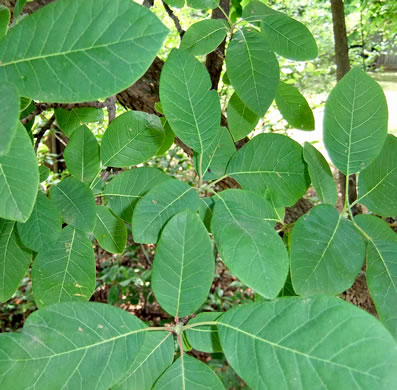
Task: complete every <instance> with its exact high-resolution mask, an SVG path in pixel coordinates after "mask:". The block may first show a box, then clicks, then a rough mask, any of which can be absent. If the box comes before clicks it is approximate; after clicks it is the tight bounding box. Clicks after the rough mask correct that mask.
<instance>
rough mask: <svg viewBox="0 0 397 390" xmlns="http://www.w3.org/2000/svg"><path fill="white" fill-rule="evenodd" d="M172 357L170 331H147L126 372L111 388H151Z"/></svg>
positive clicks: (114, 389) (124, 389) (121, 389)
mask: <svg viewBox="0 0 397 390" xmlns="http://www.w3.org/2000/svg"><path fill="white" fill-rule="evenodd" d="M173 359H174V338H173V336H172V333H169V332H167V333H165V334H164V332H148V333H147V334H146V336H145V341H144V342H143V345H142V347H141V349H140V350H139V352H138V354H137V355H136V358H135V360H134V363H133V365H132V367H131V368H130V369H129V371H128V374H127V375H126V376H124V377H123V378H122V379H121V381H120V382H119V383H118V384H117V385H116V386H113V387H112V390H131V389H139V390H151V389H152V387H153V384H154V382H156V380H157V378H158V377H159V376H160V375H161V374H162V373H163V371H164V370H165V369H166V368H168V367H169V366H170V365H171V363H172V360H173Z"/></svg>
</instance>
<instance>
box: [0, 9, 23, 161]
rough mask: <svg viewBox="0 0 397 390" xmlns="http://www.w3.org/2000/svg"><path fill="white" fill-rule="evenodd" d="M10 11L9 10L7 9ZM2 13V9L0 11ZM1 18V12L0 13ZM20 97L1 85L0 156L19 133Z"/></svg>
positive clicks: (4, 84)
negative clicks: (17, 132)
mask: <svg viewBox="0 0 397 390" xmlns="http://www.w3.org/2000/svg"><path fill="white" fill-rule="evenodd" d="M7 10H8V8H7ZM0 11H1V9H0ZM0 17H1V12H0ZM18 119H19V95H18V91H17V90H16V88H15V87H14V86H13V85H12V84H9V83H1V84H0V123H1V127H0V156H3V155H4V154H6V153H7V152H8V150H9V148H10V146H11V142H12V140H13V139H14V136H15V134H16V131H17V124H18Z"/></svg>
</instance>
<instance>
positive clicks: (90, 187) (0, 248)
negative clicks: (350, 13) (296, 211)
mask: <svg viewBox="0 0 397 390" xmlns="http://www.w3.org/2000/svg"><path fill="white" fill-rule="evenodd" d="M167 3H168V4H169V5H170V6H172V7H183V6H184V5H185V2H184V1H179V0H172V1H167ZM187 5H188V6H189V7H191V8H194V9H204V10H207V9H213V8H216V7H218V2H217V1H214V0H189V1H188V2H187ZM240 5H241V4H240ZM167 7H168V6H167ZM171 11H172V10H171ZM241 11H242V12H241V13H240V14H239V11H238V6H237V7H234V9H233V10H232V14H231V15H230V16H231V18H229V16H228V15H225V21H222V22H220V23H218V22H215V21H211V23H209V20H208V19H205V20H203V21H202V23H201V24H199V23H200V22H199V23H197V24H194V25H192V27H191V30H190V31H189V30H188V31H187V32H186V35H185V37H184V38H183V39H182V44H181V46H180V48H173V50H172V51H171V53H170V54H169V56H168V57H167V60H166V62H165V65H164V67H163V70H162V72H161V79H160V99H161V105H157V106H156V109H157V110H158V112H161V113H162V114H163V115H164V117H165V119H164V120H161V119H160V118H159V117H158V116H156V115H154V114H148V113H144V112H140V111H128V112H126V113H122V114H120V115H118V116H117V117H116V118H115V119H114V120H112V121H110V122H111V123H110V124H109V126H108V128H107V130H106V132H105V134H104V135H103V137H102V140H101V142H100V145H99V143H98V140H97V139H96V137H95V136H94V135H93V134H92V133H91V130H90V129H89V128H88V127H87V126H86V125H85V124H87V123H90V122H92V121H100V120H102V118H103V113H102V114H101V107H102V108H103V107H107V108H108V111H109V113H110V112H111V108H109V107H108V106H107V105H106V104H109V100H108V99H106V100H105V102H102V100H104V99H105V98H109V97H110V96H111V95H113V94H115V93H118V92H120V91H121V90H122V89H123V88H125V87H128V86H129V85H130V84H132V83H133V82H135V81H137V80H138V79H139V78H140V77H141V76H142V75H143V73H144V72H145V71H146V70H147V68H148V67H149V65H150V64H151V63H152V61H153V60H154V58H155V56H156V54H157V53H158V52H159V50H160V49H161V46H162V44H163V42H164V39H165V37H166V34H167V29H166V28H165V27H164V25H163V24H162V23H161V22H160V20H159V19H158V18H157V17H156V16H155V15H154V13H153V12H151V11H150V10H148V9H146V8H145V7H143V6H140V5H138V4H136V3H134V2H132V1H129V0H114V1H112V2H108V1H105V0H95V1H94V0H84V1H83V0H58V1H55V2H53V3H51V4H50V5H48V6H46V7H44V8H42V9H41V10H39V11H37V12H35V13H34V14H33V15H31V16H28V17H25V18H23V19H21V20H18V23H16V24H15V25H13V26H12V27H11V28H10V29H9V31H8V33H7V34H6V35H5V36H4V37H3V38H2V39H1V40H0V60H1V62H0V81H1V82H2V87H1V88H0V101H2V102H3V101H4V102H5V104H3V105H2V106H1V107H2V108H1V110H0V119H1V118H5V119H6V120H4V125H3V124H2V127H1V128H0V140H1V141H2V145H1V148H0V218H1V219H0V299H1V301H6V300H7V299H8V298H10V297H11V296H12V295H13V294H14V293H15V291H16V290H17V288H18V285H19V284H20V283H21V281H22V280H23V278H24V276H25V274H26V272H27V270H28V268H29V267H30V265H31V264H32V265H31V268H32V286H33V296H34V299H35V301H36V304H37V306H38V307H39V310H38V311H36V312H35V313H33V314H32V315H30V316H29V318H28V319H27V321H26V322H25V325H24V327H23V330H22V331H21V332H18V333H17V332H15V333H12V332H9V333H3V334H1V335H0V345H1V349H0V386H1V388H2V389H5V390H15V389H16V390H18V389H27V388H32V389H46V388H50V389H57V388H64V389H82V388H84V389H103V390H106V389H109V388H112V389H127V388H137V389H150V388H154V389H195V388H199V387H203V388H206V389H222V388H224V385H223V384H222V381H221V380H220V379H219V377H218V376H217V375H216V374H215V372H214V370H212V369H211V368H210V366H208V365H206V364H205V363H203V362H202V361H200V360H199V359H197V358H196V357H194V356H193V354H192V353H189V351H190V350H191V349H192V348H194V349H195V350H197V351H203V352H209V353H223V354H224V357H225V358H226V359H227V361H228V363H229V364H230V366H231V367H232V369H233V370H234V371H235V372H236V373H237V374H238V375H239V376H240V377H241V378H242V379H243V380H244V381H245V382H246V383H247V384H248V385H249V386H250V387H251V388H254V389H263V388H269V389H296V388H329V389H351V388H353V387H357V388H360V389H374V388H376V389H390V388H393V386H395V383H397V363H396V358H397V345H396V341H395V338H396V337H397V325H396V321H395V318H396V316H395V313H394V310H393V309H394V307H395V303H396V299H397V298H396V297H397V295H396V294H397V292H396V288H395V285H396V283H397V276H396V275H397V273H396V269H395V261H394V257H395V254H396V253H397V250H396V236H395V234H394V232H393V231H392V230H391V229H390V227H388V225H387V224H386V222H384V221H383V220H382V219H381V218H379V217H377V216H375V215H361V216H357V217H353V215H352V211H351V209H352V207H353V206H354V205H355V204H357V203H361V204H364V205H365V206H367V207H368V209H369V211H370V212H372V213H375V214H377V215H379V216H382V217H390V216H392V215H393V213H395V210H396V208H395V206H396V204H397V198H396V196H397V191H396V190H395V187H396V180H395V179H396V172H397V165H396V164H397V160H396V157H395V156H396V153H395V152H396V138H395V137H394V136H392V135H387V105H386V100H385V98H384V95H383V91H382V90H381V88H380V87H379V85H378V84H377V83H376V82H375V81H374V80H372V79H371V78H370V77H369V76H368V75H367V74H365V73H364V72H363V71H362V70H360V69H359V68H354V69H352V70H351V71H350V72H349V73H348V74H347V75H346V76H345V77H344V78H343V79H342V81H341V82H340V83H338V84H337V85H336V87H335V88H334V89H333V91H332V92H331V94H330V96H329V98H328V100H327V104H326V110H325V119H324V143H325V146H326V148H327V151H328V153H329V156H330V158H331V160H332V162H333V164H334V165H335V166H336V167H337V168H339V169H340V170H342V171H343V172H344V173H345V174H346V175H347V184H348V176H349V175H350V174H353V173H355V174H357V175H358V177H359V181H358V183H359V185H358V190H359V198H358V200H357V201H355V202H354V203H353V204H349V203H348V202H346V204H345V205H344V207H343V210H340V212H338V210H337V209H336V208H335V207H334V206H335V202H336V188H335V183H334V182H333V180H332V175H331V174H330V168H329V165H328V163H327V162H326V160H325V159H324V157H323V156H322V155H321V154H320V152H318V151H317V150H316V149H315V148H314V147H313V146H311V145H305V147H304V148H303V147H302V146H301V145H299V144H298V143H297V142H295V141H293V140H292V139H290V138H288V137H287V136H285V135H280V134H270V133H267V134H259V135H257V136H255V137H253V138H251V139H245V141H246V143H245V145H244V146H242V147H239V148H238V150H237V151H236V150H235V147H236V146H235V145H234V143H233V139H234V141H237V140H240V139H242V138H244V137H245V136H246V135H247V134H248V133H249V132H250V131H251V130H252V128H253V127H255V124H256V123H257V121H258V120H259V119H260V118H262V117H263V116H264V115H265V113H266V112H267V110H268V108H269V106H270V105H271V103H272V102H273V100H274V99H276V102H277V105H278V108H279V109H280V112H281V114H282V115H283V116H284V117H285V119H286V120H287V121H288V123H290V124H291V125H292V126H295V127H297V128H300V129H302V130H306V131H310V130H311V129H313V116H312V113H311V110H310V107H309V105H308V103H307V102H306V100H305V99H304V97H303V95H302V94H301V93H300V92H299V90H298V89H296V88H294V87H291V86H290V85H289V83H285V82H286V81H288V79H287V77H286V75H285V73H284V72H283V69H282V67H281V68H280V65H279V60H278V56H283V57H284V58H287V59H292V60H300V61H301V60H312V59H313V58H314V57H316V55H317V52H318V47H317V44H316V41H315V39H314V37H313V36H312V34H311V32H310V31H309V29H308V28H307V27H305V25H304V24H302V23H300V22H299V21H297V20H295V19H293V18H291V17H290V16H288V15H286V14H285V13H282V12H280V10H277V9H272V8H269V7H267V6H266V5H264V4H263V3H260V2H258V1H256V0H253V1H251V2H250V3H248V4H247V5H244V8H243V9H242V10H241ZM3 16H4V15H3ZM6 16H7V15H6ZM239 16H241V17H239ZM59 20H62V22H58V21H59ZM232 20H233V21H232ZM0 22H1V23H2V26H1V27H2V28H0V31H5V30H7V28H6V27H7V25H8V18H7V17H3V19H0ZM204 22H205V24H204ZM38 26H47V27H46V28H42V27H38ZM225 36H226V42H227V47H226V59H225V64H226V73H227V78H228V80H229V82H230V84H231V87H230V88H232V89H233V91H234V94H233V97H232V100H231V102H230V103H229V106H230V107H228V110H227V116H228V117H227V119H228V121H229V124H228V125H229V128H230V129H231V130H230V133H229V129H228V128H226V127H224V126H221V121H222V123H223V122H225V120H222V111H221V104H220V99H219V95H218V93H217V91H216V90H214V89H212V83H211V78H210V75H209V74H208V71H207V68H206V67H205V66H204V64H203V62H201V61H200V60H201V59H202V58H201V57H200V58H199V59H198V58H196V56H201V55H204V54H207V53H209V52H211V51H213V50H218V49H217V45H218V44H219V43H220V42H221V41H222V40H223V38H224V37H225ZM203 37H208V40H205V41H203ZM280 70H281V71H280ZM49 76H51V77H49ZM22 98H24V100H23V102H25V103H23V104H22ZM20 99H21V104H18V102H19V100H20ZM98 99H100V100H101V101H99V102H95V103H96V104H97V105H91V106H89V105H88V106H87V107H81V106H80V107H79V106H71V107H69V106H57V105H53V106H51V107H50V108H56V109H57V111H56V113H55V114H54V116H53V117H51V118H50V119H49V124H50V125H49V127H51V124H52V123H53V121H54V120H55V121H56V122H57V125H58V126H59V127H60V128H61V129H62V130H63V131H64V136H65V137H67V138H64V139H66V140H67V142H68V143H67V147H66V149H65V151H64V157H65V163H66V168H67V170H65V171H64V172H63V173H62V175H60V177H59V178H58V179H59V180H58V182H56V181H51V180H47V178H46V176H48V172H44V170H43V169H41V170H40V175H39V168H38V164H37V158H36V154H35V149H36V150H37V147H38V144H39V143H40V142H41V141H42V137H43V134H44V133H45V132H46V131H47V130H48V128H46V125H45V124H44V125H43V126H41V128H40V130H38V131H35V130H33V132H34V134H32V131H31V127H30V126H29V120H24V119H26V118H28V119H29V116H28V117H27V115H29V113H31V112H33V114H34V108H35V107H36V108H37V107H38V104H39V103H54V102H55V103H71V104H73V103H78V102H84V101H86V100H98ZM30 100H33V101H34V103H33V108H32V109H31V110H30V111H29V110H28V111H29V112H28V113H25V114H22V118H21V119H22V121H21V122H19V121H18V117H19V116H20V114H19V111H22V108H23V109H25V108H26V107H29V106H30ZM100 104H102V106H100ZM18 105H19V107H18ZM98 105H99V106H100V107H99V108H98ZM71 108H73V110H71ZM83 108H84V110H82V109H83ZM87 108H90V110H87ZM109 117H110V119H112V118H111V116H110V115H109ZM234 121H235V123H234ZM22 124H24V125H25V126H23V125H22ZM240 126H241V128H240ZM41 133H43V134H41ZM173 134H175V135H176V136H177V137H178V138H179V141H178V142H182V143H184V147H186V148H191V149H192V155H193V156H192V157H193V161H194V168H195V171H196V174H195V176H194V177H192V178H191V180H185V181H182V180H179V179H180V178H179V176H178V172H177V171H176V172H174V174H166V173H164V172H162V171H161V170H159V169H156V168H154V167H153V166H143V164H145V163H146V162H147V161H148V160H150V159H151V158H156V156H157V155H158V154H161V153H165V152H167V150H168V149H169V148H170V146H171V142H170V138H171V139H172V137H173ZM33 138H35V139H36V141H35V146H36V148H35V147H34V146H33V145H32V142H31V141H32V139H33ZM239 146H240V145H239ZM169 153H174V152H169ZM173 156H174V157H175V154H174V155H173ZM174 157H173V158H174ZM115 168H126V170H125V171H124V172H122V173H120V174H117V175H113V176H111V177H110V178H109V175H108V172H109V171H112V170H113V172H117V170H116V169H115ZM225 179H229V180H230V179H234V180H235V181H236V182H237V183H238V186H236V188H234V189H228V190H225V191H221V189H222V187H221V186H220V184H221V183H222V182H224V181H225ZM46 180H47V181H46ZM45 181H46V184H45V186H40V187H39V182H45ZM311 183H312V184H313V186H314V188H315V190H316V191H317V192H318V194H319V199H320V201H321V202H322V203H323V204H319V205H317V206H316V207H314V208H313V209H312V210H311V211H310V212H309V213H308V214H306V215H304V216H302V217H301V218H300V219H299V220H298V221H297V223H296V224H295V225H294V226H291V225H286V224H285V223H284V222H283V215H284V212H285V208H286V207H288V206H292V205H293V204H294V203H295V202H297V201H298V200H299V199H300V198H301V197H302V196H303V195H304V194H305V192H306V190H307V189H308V187H309V185H310V184H311ZM47 187H50V189H49V191H48V194H47V191H46V192H44V191H43V189H45V190H47ZM237 187H238V188H237ZM346 187H347V190H346V191H348V187H349V186H348V185H347V186H346ZM48 195H49V196H48ZM347 198H348V197H347V196H346V199H347ZM97 203H100V204H97ZM62 223H63V224H64V226H63V228H62ZM276 224H277V226H278V228H279V229H280V231H281V232H283V237H281V236H280V235H279V234H278V232H277V231H276V230H275V226H276ZM65 225H66V226H65ZM130 226H131V227H130ZM127 228H128V230H129V229H131V231H132V235H133V239H134V242H135V243H136V244H155V245H156V249H155V256H154V263H153V272H152V273H151V275H150V276H151V282H152V290H153V293H154V295H155V297H156V299H157V301H158V302H159V304H160V305H161V307H162V308H163V309H164V310H165V311H166V312H167V313H169V315H170V316H171V317H173V320H170V321H169V322H168V323H166V324H164V326H162V327H152V326H148V325H147V324H145V323H144V322H143V321H142V320H141V319H138V318H137V317H135V316H133V315H131V314H129V313H127V312H125V311H123V310H121V309H119V308H116V307H114V306H112V305H111V304H100V303H93V302H88V301H89V299H90V297H91V295H92V294H93V292H94V290H95V286H96V276H95V257H94V250H93V245H92V242H91V240H90V238H91V237H92V236H94V237H95V238H96V240H97V242H98V244H99V246H101V247H102V248H103V249H104V250H106V251H108V252H110V253H123V252H124V251H125V246H126V241H127ZM91 233H92V234H91ZM217 252H218V254H219V256H220V258H221V260H222V261H223V262H224V263H225V264H226V266H227V267H228V268H229V269H230V272H231V273H232V274H233V275H234V276H235V277H237V278H238V279H239V280H240V281H241V282H243V283H244V284H246V285H247V286H248V287H249V288H251V289H252V290H253V291H254V292H255V293H256V294H257V299H256V301H257V302H250V303H248V304H245V305H241V306H240V305H233V306H234V307H233V308H231V309H230V310H226V312H225V313H223V312H212V313H206V312H201V311H202V310H203V309H205V308H207V307H208V296H209V292H210V288H211V284H212V282H213V279H214V273H215V265H216V260H215V259H216V253H217ZM32 258H34V260H33V262H32V263H31V261H32ZM365 258H367V267H368V268H367V270H368V273H367V278H368V285H369V290H370V293H371V296H372V297H373V299H374V301H375V304H376V306H377V310H378V314H379V320H378V319H376V318H374V317H372V316H370V315H369V314H367V313H365V312H364V311H362V310H360V309H358V308H356V307H354V306H352V305H351V304H348V303H346V302H343V301H341V300H340V299H339V298H337V297H336V295H338V294H340V293H342V292H343V291H344V290H345V289H347V288H349V287H350V286H351V285H352V284H353V282H354V280H355V278H356V276H357V275H358V273H359V272H360V270H361V268H362V267H363V265H364V261H365ZM119 272H122V273H124V276H125V278H124V279H125V280H124V282H125V283H124V285H123V286H122V287H123V288H127V287H128V288H129V289H131V290H134V287H135V286H134V285H133V283H137V282H138V277H137V276H136V275H133V273H131V270H128V269H125V268H122V267H119V268H118V269H115V270H114V271H113V268H112V267H109V270H108V272H104V273H103V274H102V275H100V278H101V279H103V280H105V279H108V280H110V281H111V282H115V281H118V278H119V275H118V273H119ZM148 277H149V276H148V275H147V274H146V275H141V280H140V283H141V284H145V283H146V282H147V280H148ZM291 283H292V285H291ZM120 284H121V283H120ZM113 287H114V289H113V291H111V292H110V293H109V303H115V302H117V300H118V299H119V295H120V292H121V291H120V289H119V286H118V285H117V284H116V283H114V286H113ZM113 287H112V288H113ZM292 289H293V291H292V292H291V295H292V294H297V296H293V297H292V296H284V295H286V291H291V290H292ZM332 295H334V296H332ZM211 299H214V300H215V301H216V297H214V296H212V297H211V296H210V300H211ZM231 303H233V302H231ZM219 309H220V310H222V309H224V307H220V308H219ZM227 309H228V308H227ZM222 311H223V310H222ZM200 312H201V313H200ZM195 314H198V315H197V316H196V317H195V318H193V319H192V316H193V315H195ZM174 337H175V339H176V342H177V345H178V348H179V351H178V353H176V352H175V342H174ZM269 372H271V373H272V374H271V375H269ZM98 373H99V374H98ZM22 374H23V375H22Z"/></svg>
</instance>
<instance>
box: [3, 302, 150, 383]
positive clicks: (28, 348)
mask: <svg viewBox="0 0 397 390" xmlns="http://www.w3.org/2000/svg"><path fill="white" fill-rule="evenodd" d="M144 331H145V325H144V324H143V322H141V321H140V320H139V319H138V318H136V317H134V316H133V315H131V314H130V313H127V312H125V311H123V310H121V309H119V308H117V307H114V306H110V305H104V304H102V303H91V302H90V303H81V302H68V303H61V304H57V305H51V306H49V307H46V308H44V309H40V310H38V311H36V312H35V313H33V314H32V315H30V316H29V318H28V319H27V321H26V322H25V325H24V328H23V332H22V333H3V334H1V335H0V344H1V346H2V348H1V350H0V387H1V388H2V389H4V390H11V389H12V390H25V389H28V388H32V389H61V388H63V389H65V390H76V389H84V390H94V389H95V390H108V389H109V388H110V387H112V386H113V385H114V384H116V383H117V382H118V380H119V379H121V378H122V376H123V375H124V374H125V373H126V371H127V370H128V369H129V368H130V367H131V365H132V364H133V361H134V359H135V357H136V355H137V353H138V351H139V349H140V347H141V345H142V344H143V340H144V334H145V333H144ZM22 372H23V375H21V373H22Z"/></svg>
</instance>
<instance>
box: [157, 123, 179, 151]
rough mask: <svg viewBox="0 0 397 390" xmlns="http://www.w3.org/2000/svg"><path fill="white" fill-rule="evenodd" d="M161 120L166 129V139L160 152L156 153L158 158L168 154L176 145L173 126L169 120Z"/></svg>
mask: <svg viewBox="0 0 397 390" xmlns="http://www.w3.org/2000/svg"><path fill="white" fill-rule="evenodd" d="M160 120H161V124H162V125H163V129H164V139H163V143H162V144H161V146H160V148H159V150H157V152H156V156H161V155H162V154H164V153H166V152H167V151H168V149H169V148H170V147H171V146H172V144H173V143H174V139H175V134H174V132H173V131H172V129H171V126H170V124H169V123H168V121H167V119H166V118H165V117H161V118H160Z"/></svg>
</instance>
